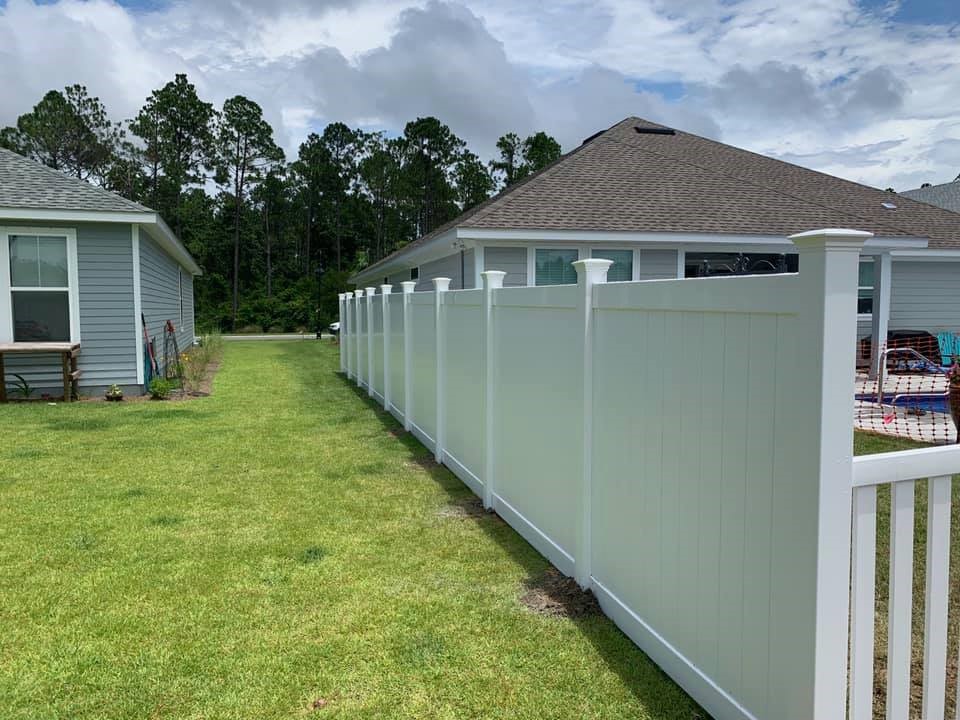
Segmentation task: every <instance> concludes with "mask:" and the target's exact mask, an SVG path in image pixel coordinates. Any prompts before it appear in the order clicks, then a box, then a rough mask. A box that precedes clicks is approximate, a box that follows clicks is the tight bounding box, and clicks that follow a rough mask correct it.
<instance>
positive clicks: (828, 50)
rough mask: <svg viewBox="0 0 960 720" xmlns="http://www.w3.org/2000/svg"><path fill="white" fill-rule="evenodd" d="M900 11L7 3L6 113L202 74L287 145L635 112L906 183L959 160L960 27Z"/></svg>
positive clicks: (592, 127) (325, 1)
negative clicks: (355, 131)
mask: <svg viewBox="0 0 960 720" xmlns="http://www.w3.org/2000/svg"><path fill="white" fill-rule="evenodd" d="M895 13H896V6H895V5H891V6H889V7H884V8H881V9H880V10H876V11H870V12H868V11H866V10H864V9H863V8H862V7H860V5H859V4H858V2H857V1H856V0H811V2H807V3H799V4H798V3H789V4H788V3H783V2H780V1H779V0H741V1H740V2H737V3H729V2H727V1H726V0H690V1H689V2H684V3H682V4H681V3H676V2H672V1H671V0H600V1H598V2H588V1H587V0H555V1H554V2H552V3H548V4H541V3H516V2H512V1H511V0H462V2H440V1H438V0H293V1H292V2H287V3H282V4H278V3H264V2H261V0H202V1H201V0H175V1H174V2H173V3H172V4H170V5H167V6H160V7H159V8H158V9H154V10H148V11H138V10H130V9H127V8H124V7H121V6H120V5H118V4H116V3H114V2H112V1H110V0H89V1H82V0H61V2H59V3H56V4H42V5H36V4H34V2H33V1H32V0H9V1H8V3H7V4H6V6H0V87H3V88H4V102H3V103H2V104H0V123H4V124H7V123H11V122H13V121H14V120H15V118H16V116H17V115H18V114H20V113H22V112H24V111H26V110H27V109H29V108H30V107H31V106H32V105H33V104H35V103H36V101H37V100H38V99H39V98H40V97H41V96H42V95H43V93H44V92H46V91H47V90H49V89H51V88H59V87H63V86H64V85H67V84H70V83H73V82H81V83H84V84H86V85H87V86H88V88H89V89H90V91H91V92H92V93H93V94H97V95H99V96H100V97H101V98H103V99H104V101H105V102H106V103H107V105H108V108H109V109H110V111H111V112H112V113H113V114H114V115H115V116H116V117H117V118H118V119H120V118H126V117H130V116H131V115H132V114H134V113H135V112H136V110H137V109H138V107H139V106H140V104H141V103H142V101H143V98H144V97H145V96H146V95H147V94H149V92H150V91H151V90H152V89H153V88H155V87H158V86H160V85H161V84H163V83H164V82H166V81H167V80H169V79H170V78H172V76H173V74H174V73H176V72H187V73H188V74H189V75H190V78H191V80H192V81H193V82H195V83H196V84H197V86H198V88H199V90H200V92H201V94H202V95H203V96H204V97H206V98H207V99H209V100H210V101H212V102H215V103H218V104H219V103H222V101H223V100H224V99H226V98H227V97H229V96H231V95H233V94H236V93H242V94H245V95H248V96H249V97H251V98H252V99H254V100H256V101H257V102H259V103H260V104H261V105H262V106H263V108H264V111H265V113H266V115H267V117H268V119H269V120H270V121H271V122H272V123H273V124H274V126H275V127H276V129H277V135H278V139H279V140H280V142H281V143H282V144H283V145H284V146H285V147H286V148H287V150H288V152H289V151H295V149H296V146H297V144H298V143H299V142H300V141H301V140H302V139H303V137H304V136H305V135H306V134H307V133H308V132H310V131H311V130H312V129H316V128H317V127H318V126H320V125H322V124H323V123H325V122H328V121H332V120H343V121H344V122H347V123H350V124H354V125H363V126H373V127H378V128H382V129H386V130H388V131H390V132H399V131H401V130H402V126H403V123H404V122H406V121H407V120H411V119H413V118H414V117H416V116H417V115H426V114H434V115H437V116H438V117H440V118H441V119H443V120H444V121H445V122H447V123H448V124H450V126H451V127H452V128H453V129H454V131H455V132H457V133H458V134H460V135H461V136H462V137H464V138H465V139H466V140H467V141H468V142H469V143H470V145H471V146H472V147H474V148H475V149H477V150H478V151H480V152H481V154H489V153H490V152H492V150H493V144H494V142H495V140H496V138H497V137H498V136H499V135H500V134H502V133H504V132H507V131H510V130H513V131H517V132H520V133H528V132H532V131H535V130H539V129H543V130H546V131H547V132H550V133H552V134H554V135H555V136H557V137H558V138H559V139H560V140H561V141H562V142H563V144H564V146H565V147H566V148H567V149H570V148H572V147H573V146H575V145H576V144H577V143H579V142H580V141H581V140H582V139H583V138H584V137H585V136H587V135H589V134H592V133H593V132H595V131H597V130H599V129H602V128H604V127H606V126H608V125H610V124H611V123H613V122H615V121H617V120H619V119H621V118H622V117H624V116H626V115H631V114H634V115H641V116H646V117H649V118H650V119H652V120H657V121H660V122H665V123H668V124H673V125H676V126H677V127H681V128H683V129H687V130H690V131H693V132H698V133H701V134H706V135H710V136H712V137H720V138H721V139H723V140H724V141H726V142H732V143H734V144H737V145H741V146H745V147H749V148H750V149H753V150H757V151H760V152H765V153H769V154H774V155H777V156H780V157H783V158H786V159H790V160H791V161H794V162H799V163H801V164H804V165H809V166H811V167H816V168H817V169H821V170H825V171H827V172H832V173H835V174H838V175H842V176H845V177H849V178H851V179H854V180H859V181H864V182H868V183H871V184H874V185H879V186H881V187H886V186H887V185H893V186H894V187H898V188H901V189H902V188H905V187H907V186H908V185H916V184H919V182H921V181H924V180H929V181H931V182H937V181H942V180H946V179H950V178H952V177H953V176H955V175H956V174H957V172H960V167H958V164H960V161H958V160H957V157H958V154H957V153H958V151H957V148H958V147H960V120H958V119H957V118H956V107H957V106H956V98H957V97H958V94H960V55H958V54H957V52H956V47H957V45H958V41H960V37H958V30H957V29H956V25H955V26H954V27H953V28H951V27H949V26H937V25H934V24H926V25H916V24H913V25H907V24H904V23H900V22H898V21H897V19H896V14H895ZM958 19H960V13H958ZM665 83H666V84H665ZM664 88H668V89H669V90H664ZM665 93H669V95H666V96H665Z"/></svg>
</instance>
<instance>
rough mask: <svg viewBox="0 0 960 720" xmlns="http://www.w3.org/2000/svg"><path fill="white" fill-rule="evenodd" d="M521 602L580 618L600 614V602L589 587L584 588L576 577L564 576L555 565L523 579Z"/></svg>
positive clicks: (543, 611) (551, 613)
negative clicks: (536, 575) (542, 572)
mask: <svg viewBox="0 0 960 720" xmlns="http://www.w3.org/2000/svg"><path fill="white" fill-rule="evenodd" d="M524 585H525V587H526V592H524V593H523V595H521V596H520V602H521V604H522V605H523V606H524V607H526V608H528V609H530V610H532V611H533V612H535V613H537V614H538V615H545V616H547V617H557V618H579V617H592V616H595V615H600V614H601V610H600V604H599V603H598V602H597V599H596V598H595V597H594V595H593V593H591V592H590V591H589V590H582V589H581V588H580V586H579V585H577V583H576V581H575V580H574V579H573V578H568V577H564V576H563V575H561V574H560V571H559V570H557V569H556V568H555V567H549V568H547V570H546V572H544V574H543V575H542V576H540V577H539V578H536V579H532V580H528V581H527V582H525V583H524Z"/></svg>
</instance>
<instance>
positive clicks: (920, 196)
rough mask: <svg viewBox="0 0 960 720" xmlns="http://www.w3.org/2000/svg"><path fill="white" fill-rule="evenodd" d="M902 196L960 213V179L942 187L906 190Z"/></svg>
mask: <svg viewBox="0 0 960 720" xmlns="http://www.w3.org/2000/svg"><path fill="white" fill-rule="evenodd" d="M900 194H901V195H903V196H904V197H908V198H911V199H913V200H919V201H920V202H925V203H927V204H929V205H936V206H937V207H940V208H943V209H944V210H949V211H951V212H955V213H960V179H958V180H954V181H953V182H948V183H943V184H942V185H931V186H930V187H925V188H917V189H916V190H905V191H904V192H902V193H900Z"/></svg>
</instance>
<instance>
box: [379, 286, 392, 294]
mask: <svg viewBox="0 0 960 720" xmlns="http://www.w3.org/2000/svg"><path fill="white" fill-rule="evenodd" d="M392 290H393V285H386V284H384V285H381V286H380V294H381V295H389V294H390V293H391V291H392Z"/></svg>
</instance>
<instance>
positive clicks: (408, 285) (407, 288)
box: [400, 280, 417, 295]
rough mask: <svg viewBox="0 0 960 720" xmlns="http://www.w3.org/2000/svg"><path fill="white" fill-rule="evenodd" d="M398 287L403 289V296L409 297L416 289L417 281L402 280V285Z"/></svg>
mask: <svg viewBox="0 0 960 720" xmlns="http://www.w3.org/2000/svg"><path fill="white" fill-rule="evenodd" d="M400 287H401V288H403V294H404V295H409V294H410V293H412V292H413V291H414V290H415V289H416V287H417V281H416V280H404V281H403V282H402V283H400Z"/></svg>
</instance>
